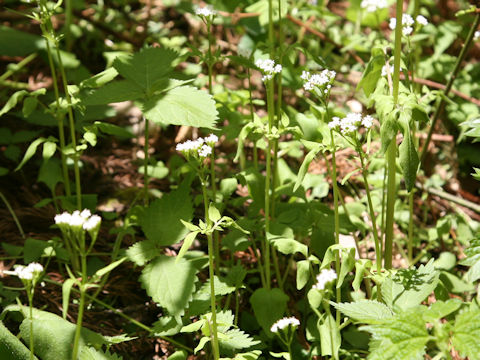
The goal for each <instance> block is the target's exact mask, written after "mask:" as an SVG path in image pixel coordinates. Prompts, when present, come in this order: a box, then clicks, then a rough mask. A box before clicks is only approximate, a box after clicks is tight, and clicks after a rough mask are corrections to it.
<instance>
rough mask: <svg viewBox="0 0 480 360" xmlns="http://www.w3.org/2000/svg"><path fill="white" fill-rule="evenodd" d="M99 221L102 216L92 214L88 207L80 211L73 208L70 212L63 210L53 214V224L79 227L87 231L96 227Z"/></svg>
mask: <svg viewBox="0 0 480 360" xmlns="http://www.w3.org/2000/svg"><path fill="white" fill-rule="evenodd" d="M101 222H102V218H101V217H100V216H98V215H92V213H91V212H90V210H88V209H85V210H83V211H82V212H80V211H78V210H75V211H74V212H73V213H72V214H70V213H68V212H64V213H62V214H58V215H55V224H57V225H68V226H71V227H81V228H83V229H84V230H87V231H91V230H93V229H96V228H97V227H98V226H99V225H100V223H101Z"/></svg>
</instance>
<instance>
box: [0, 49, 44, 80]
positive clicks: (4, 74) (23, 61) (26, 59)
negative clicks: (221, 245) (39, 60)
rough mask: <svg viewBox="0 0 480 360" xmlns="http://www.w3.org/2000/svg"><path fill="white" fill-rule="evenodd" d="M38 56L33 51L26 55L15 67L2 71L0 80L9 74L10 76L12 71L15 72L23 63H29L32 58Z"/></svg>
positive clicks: (6, 77) (23, 65)
mask: <svg viewBox="0 0 480 360" xmlns="http://www.w3.org/2000/svg"><path fill="white" fill-rule="evenodd" d="M37 56H38V54H37V53H33V54H30V55H28V56H27V57H26V58H25V59H23V60H22V61H20V62H19V63H18V64H17V65H15V67H13V68H12V69H9V70H7V71H5V72H4V73H3V75H2V76H0V82H2V81H5V80H6V79H8V78H9V77H10V76H12V75H13V74H14V73H16V72H17V71H18V70H21V69H22V68H23V67H25V65H27V64H29V63H30V62H31V61H32V60H34V59H35V58H36V57H37Z"/></svg>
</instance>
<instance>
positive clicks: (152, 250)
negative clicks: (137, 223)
mask: <svg viewBox="0 0 480 360" xmlns="http://www.w3.org/2000/svg"><path fill="white" fill-rule="evenodd" d="M160 253H161V252H160V251H159V249H158V247H157V246H156V245H155V242H153V241H152V240H143V241H139V242H137V243H135V244H133V245H132V246H130V247H129V248H128V249H127V251H126V254H127V257H128V259H129V260H130V261H132V262H134V263H135V264H137V265H138V266H143V265H145V264H146V263H147V262H149V261H150V260H152V259H154V258H155V257H156V256H157V255H160Z"/></svg>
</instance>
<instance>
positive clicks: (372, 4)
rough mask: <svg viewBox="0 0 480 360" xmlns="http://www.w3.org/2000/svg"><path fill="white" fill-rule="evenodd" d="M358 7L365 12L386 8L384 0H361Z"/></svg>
mask: <svg viewBox="0 0 480 360" xmlns="http://www.w3.org/2000/svg"><path fill="white" fill-rule="evenodd" d="M360 7H361V8H362V9H365V11H366V12H375V11H377V10H381V9H385V8H386V7H388V3H387V1H386V0H362V2H361V3H360Z"/></svg>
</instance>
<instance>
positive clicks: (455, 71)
mask: <svg viewBox="0 0 480 360" xmlns="http://www.w3.org/2000/svg"><path fill="white" fill-rule="evenodd" d="M397 21H398V20H397ZM479 23H480V12H477V14H476V15H475V20H474V21H473V24H472V26H471V27H470V31H469V33H468V35H467V38H466V39H465V44H464V45H463V47H462V50H461V51H460V54H459V55H458V58H457V60H456V62H455V66H454V68H453V71H452V74H451V75H450V78H449V79H448V82H447V85H446V86H445V90H443V95H444V96H442V97H441V98H440V99H439V100H438V101H437V103H438V104H437V108H436V109H435V113H434V114H433V118H432V125H431V126H430V130H429V131H428V135H427V140H425V144H424V145H423V149H422V152H421V155H420V163H422V164H423V162H424V161H425V156H426V155H427V150H428V145H429V144H430V141H431V139H432V135H433V131H434V129H435V125H436V123H437V121H438V119H439V117H440V114H441V113H442V111H443V109H444V108H445V98H446V97H448V94H449V93H450V90H451V89H452V86H453V82H454V81H455V79H456V77H457V74H458V71H459V70H460V68H461V64H462V62H463V59H464V58H465V55H466V54H467V51H468V49H469V48H470V44H471V43H472V40H473V38H474V35H475V31H476V30H477V28H478V24H479Z"/></svg>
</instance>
